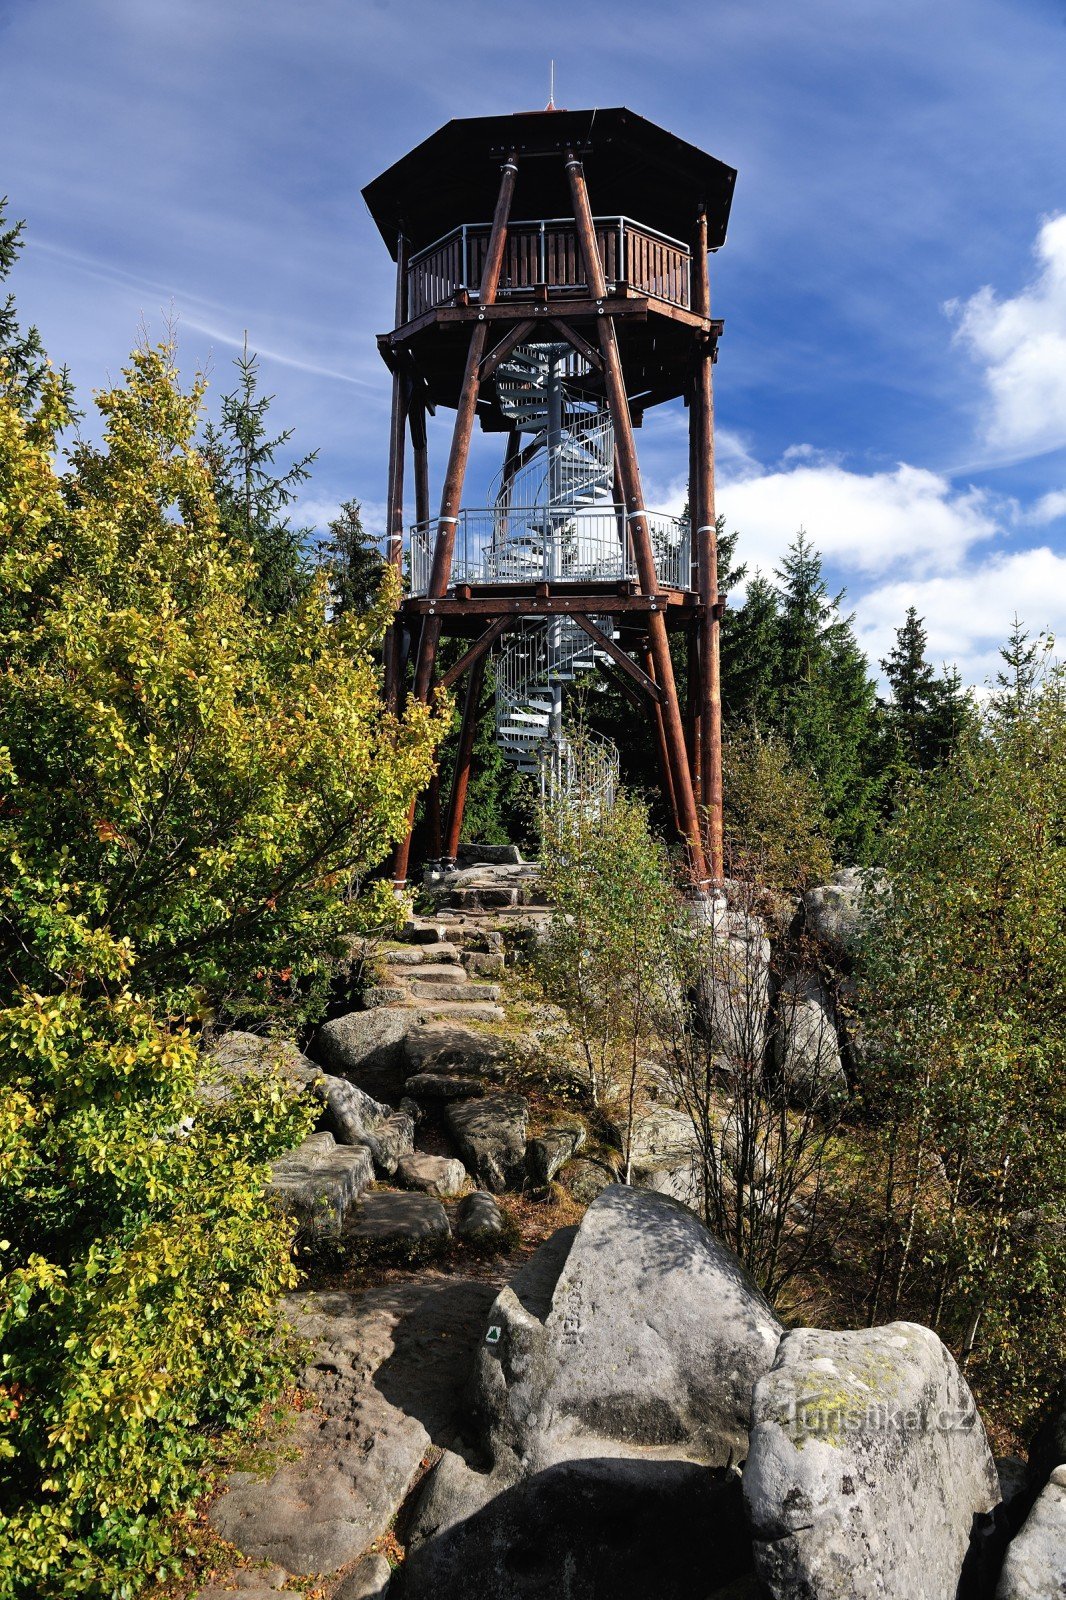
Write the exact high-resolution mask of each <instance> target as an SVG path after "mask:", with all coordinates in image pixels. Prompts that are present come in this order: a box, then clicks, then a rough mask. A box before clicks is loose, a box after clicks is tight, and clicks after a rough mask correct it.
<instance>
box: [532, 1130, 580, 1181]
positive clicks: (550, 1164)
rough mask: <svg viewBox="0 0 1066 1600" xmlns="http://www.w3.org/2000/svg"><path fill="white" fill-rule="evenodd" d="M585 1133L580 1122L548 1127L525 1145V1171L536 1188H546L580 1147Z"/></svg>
mask: <svg viewBox="0 0 1066 1600" xmlns="http://www.w3.org/2000/svg"><path fill="white" fill-rule="evenodd" d="M586 1137H587V1135H586V1133H585V1129H584V1128H583V1126H582V1125H581V1123H580V1122H575V1123H574V1124H572V1125H571V1126H569V1127H558V1128H548V1129H547V1130H546V1131H545V1132H544V1133H542V1134H540V1135H539V1136H538V1137H537V1138H536V1139H530V1141H529V1144H528V1145H527V1146H526V1171H527V1172H528V1173H529V1181H530V1183H532V1184H534V1185H535V1186H536V1187H537V1188H540V1189H543V1188H546V1187H547V1185H548V1184H549V1183H551V1181H552V1179H553V1178H554V1177H555V1175H556V1173H557V1172H559V1171H560V1169H561V1168H562V1167H565V1166H566V1163H567V1162H568V1161H569V1160H570V1159H571V1157H572V1156H574V1155H575V1154H576V1153H577V1151H578V1150H580V1149H581V1147H582V1145H583V1144H584V1143H585V1139H586Z"/></svg>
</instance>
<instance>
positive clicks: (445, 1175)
mask: <svg viewBox="0 0 1066 1600" xmlns="http://www.w3.org/2000/svg"><path fill="white" fill-rule="evenodd" d="M396 1181H397V1182H398V1183H400V1184H402V1185H403V1187H404V1188H405V1189H421V1190H422V1192H423V1193H424V1194H431V1195H433V1196H434V1198H435V1199H437V1200H451V1199H453V1198H454V1196H455V1195H457V1194H461V1193H462V1190H463V1187H464V1185H465V1183H466V1168H465V1167H464V1166H463V1163H462V1162H461V1161H456V1160H455V1158H454V1156H431V1155H427V1154H426V1152H425V1151H424V1150H412V1151H411V1152H410V1153H409V1154H408V1155H405V1156H401V1157H400V1162H399V1165H398V1167H397V1169H396Z"/></svg>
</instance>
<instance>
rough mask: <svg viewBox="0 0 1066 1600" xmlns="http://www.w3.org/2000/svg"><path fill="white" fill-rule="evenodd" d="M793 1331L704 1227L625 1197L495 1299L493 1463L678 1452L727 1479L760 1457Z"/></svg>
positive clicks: (487, 1358) (634, 1194)
mask: <svg viewBox="0 0 1066 1600" xmlns="http://www.w3.org/2000/svg"><path fill="white" fill-rule="evenodd" d="M780 1336H781V1327H780V1324H779V1323H778V1321H777V1319H776V1318H775V1317H774V1315H773V1312H772V1311H771V1310H770V1308H769V1306H768V1305H767V1304H766V1301H765V1300H764V1299H763V1297H762V1295H761V1294H760V1293H759V1291H758V1289H757V1288H756V1286H755V1284H754V1283H753V1282H752V1281H751V1279H750V1278H749V1277H748V1276H747V1274H746V1273H745V1272H744V1270H743V1268H742V1267H741V1266H740V1263H739V1262H738V1261H737V1260H736V1258H735V1257H734V1256H733V1255H732V1254H731V1253H730V1252H729V1251H728V1250H726V1249H725V1247H724V1246H722V1245H720V1244H719V1243H718V1241H717V1240H716V1239H714V1237H713V1236H712V1235H711V1234H710V1232H709V1231H708V1230H707V1229H706V1228H705V1227H704V1226H703V1224H702V1223H701V1222H700V1221H699V1220H698V1218H696V1217H695V1216H693V1215H692V1213H691V1212H690V1211H687V1210H685V1209H684V1208H683V1207H682V1206H679V1205H677V1204H676V1203H675V1202H674V1201H672V1200H669V1199H667V1198H665V1197H664V1196H662V1195H657V1194H649V1193H646V1192H645V1191H643V1190H639V1189H630V1188H626V1187H623V1186H622V1185H618V1184H616V1185H613V1186H612V1187H611V1188H609V1189H606V1190H604V1192H603V1194H601V1195H600V1196H599V1197H598V1199H596V1200H595V1201H594V1202H593V1203H592V1205H591V1206H590V1207H589V1209H588V1211H587V1212H586V1213H585V1216H584V1219H583V1220H582V1222H581V1225H580V1227H579V1228H577V1229H574V1230H570V1229H561V1230H560V1231H559V1233H557V1234H555V1235H553V1237H552V1238H551V1239H550V1240H548V1241H547V1243H546V1244H544V1245H542V1246H541V1248H540V1249H539V1250H538V1251H537V1252H536V1253H535V1255H534V1256H533V1257H532V1258H531V1259H530V1261H529V1262H527V1263H526V1264H525V1266H523V1267H522V1268H521V1269H520V1271H519V1273H518V1274H517V1276H516V1277H515V1279H514V1280H513V1282H512V1284H511V1285H510V1286H509V1287H508V1288H506V1289H504V1290H503V1291H502V1292H501V1293H500V1295H499V1297H498V1298H497V1300H496V1302H495V1304H494V1306H493V1308H492V1312H491V1314H490V1317H489V1327H488V1331H487V1333H486V1338H485V1343H484V1345H483V1346H482V1348H481V1351H480V1354H479V1356H478V1359H477V1362H476V1364H475V1369H474V1378H473V1391H472V1392H473V1395H474V1401H475V1407H476V1415H477V1417H478V1418H479V1420H480V1422H481V1425H482V1428H483V1430H484V1432H485V1435H486V1438H487V1441H488V1445H489V1450H490V1453H491V1455H492V1459H493V1461H494V1462H495V1463H496V1464H497V1465H498V1466H502V1467H507V1466H510V1467H512V1468H516V1466H517V1465H520V1466H521V1469H522V1470H523V1471H527V1472H529V1471H535V1470H539V1469H540V1468H541V1467H543V1466H548V1465H551V1464H553V1463H554V1462H557V1461H560V1460H567V1459H573V1458H577V1457H589V1456H619V1455H640V1454H641V1453H642V1452H645V1451H647V1450H649V1449H661V1450H662V1451H663V1452H664V1453H665V1452H666V1451H669V1453H670V1455H671V1456H672V1457H674V1458H675V1459H681V1458H684V1459H687V1460H689V1461H695V1462H699V1463H702V1464H704V1465H711V1466H723V1465H727V1464H729V1463H730V1462H731V1461H737V1460H742V1459H743V1457H744V1455H745V1454H746V1452H747V1438H748V1412H749V1406H750V1399H751V1389H752V1385H753V1384H754V1382H755V1380H756V1379H757V1378H758V1377H759V1376H760V1375H761V1374H762V1373H764V1372H765V1371H767V1369H768V1368H769V1366H770V1364H771V1362H772V1361H773V1358H774V1354H775V1352H776V1350H777V1344H778V1340H779V1338H780Z"/></svg>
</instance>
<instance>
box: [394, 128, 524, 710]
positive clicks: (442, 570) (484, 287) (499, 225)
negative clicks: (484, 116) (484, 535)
mask: <svg viewBox="0 0 1066 1600" xmlns="http://www.w3.org/2000/svg"><path fill="white" fill-rule="evenodd" d="M517 173H518V164H517V162H516V160H515V158H514V156H513V155H512V156H511V157H510V158H509V159H508V160H507V161H505V162H504V164H503V173H502V176H501V178H500V192H499V195H498V197H497V200H496V211H495V214H494V215H493V219H492V232H491V233H490V234H489V242H488V250H487V254H486V257H485V267H484V271H483V273H482V277H481V304H482V306H485V307H491V306H492V303H493V301H494V300H495V298H496V286H497V284H498V283H499V281H500V271H501V268H502V266H503V254H504V249H505V247H506V244H507V223H508V219H509V218H510V215H511V201H512V199H513V197H514V187H515V177H516V176H517ZM487 331H488V325H487V323H486V322H485V320H484V315H483V314H481V315H480V320H479V321H477V322H476V323H475V324H474V327H473V330H472V332H471V334H470V348H469V350H468V352H467V357H466V370H465V372H464V373H463V383H462V388H461V390H460V395H459V405H458V407H457V409H456V413H455V427H454V430H453V432H452V446H451V451H450V453H449V456H448V466H447V470H446V472H445V476H444V490H443V492H442V494H441V505H440V518H439V521H438V523H437V537H436V541H435V543H434V546H433V566H432V569H431V571H430V577H429V592H430V594H431V595H434V596H441V595H443V594H444V593H445V592H446V590H447V588H448V581H449V579H450V577H451V570H452V556H453V554H454V552H455V529H456V526H457V522H458V517H459V505H460V501H461V499H462V494H463V482H464V480H465V478H466V464H467V461H468V460H469V458H470V438H471V434H472V433H473V429H474V418H475V416H476V415H477V398H478V391H479V389H480V380H479V377H478V373H479V371H480V368H481V358H482V356H483V355H484V354H485V336H486V333H487ZM439 637H440V625H439V623H438V622H437V621H436V620H435V618H434V617H433V615H432V613H431V614H430V615H428V616H427V618H426V625H425V628H424V629H423V631H422V641H421V645H420V647H419V652H418V665H417V667H416V668H415V694H416V696H417V697H418V699H420V700H426V699H427V698H428V696H429V685H430V681H431V679H432V676H433V663H434V661H435V659H436V654H437V641H438V639H439Z"/></svg>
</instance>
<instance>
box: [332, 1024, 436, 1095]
mask: <svg viewBox="0 0 1066 1600" xmlns="http://www.w3.org/2000/svg"><path fill="white" fill-rule="evenodd" d="M417 1021H418V1013H417V1012H415V1011H411V1010H409V1009H408V1008H406V1007H402V1006H398V1007H390V1006H376V1007H374V1008H373V1009H372V1010H370V1011H349V1012H347V1013H346V1014H345V1015H344V1016H343V1017H334V1019H333V1020H332V1022H324V1023H323V1024H322V1026H321V1027H320V1028H319V1030H318V1032H317V1033H316V1034H315V1037H314V1040H313V1041H312V1044H311V1047H310V1048H311V1051H312V1054H313V1055H314V1058H315V1060H316V1061H320V1062H321V1063H322V1065H323V1066H324V1067H325V1068H326V1070H327V1071H328V1072H332V1073H335V1074H336V1075H337V1076H338V1077H342V1078H348V1079H349V1080H350V1081H351V1082H352V1083H356V1084H358V1085H359V1086H360V1087H361V1088H363V1089H365V1090H366V1091H367V1093H368V1094H372V1095H374V1096H381V1097H382V1098H383V1099H389V1098H391V1097H393V1096H395V1095H396V1094H397V1092H398V1090H399V1089H400V1088H401V1086H402V1083H403V1077H404V1073H403V1070H402V1069H403V1064H404V1059H405V1057H404V1040H405V1039H406V1037H407V1035H408V1033H409V1032H410V1030H411V1028H412V1027H413V1026H414V1025H415V1023H416V1022H417Z"/></svg>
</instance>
